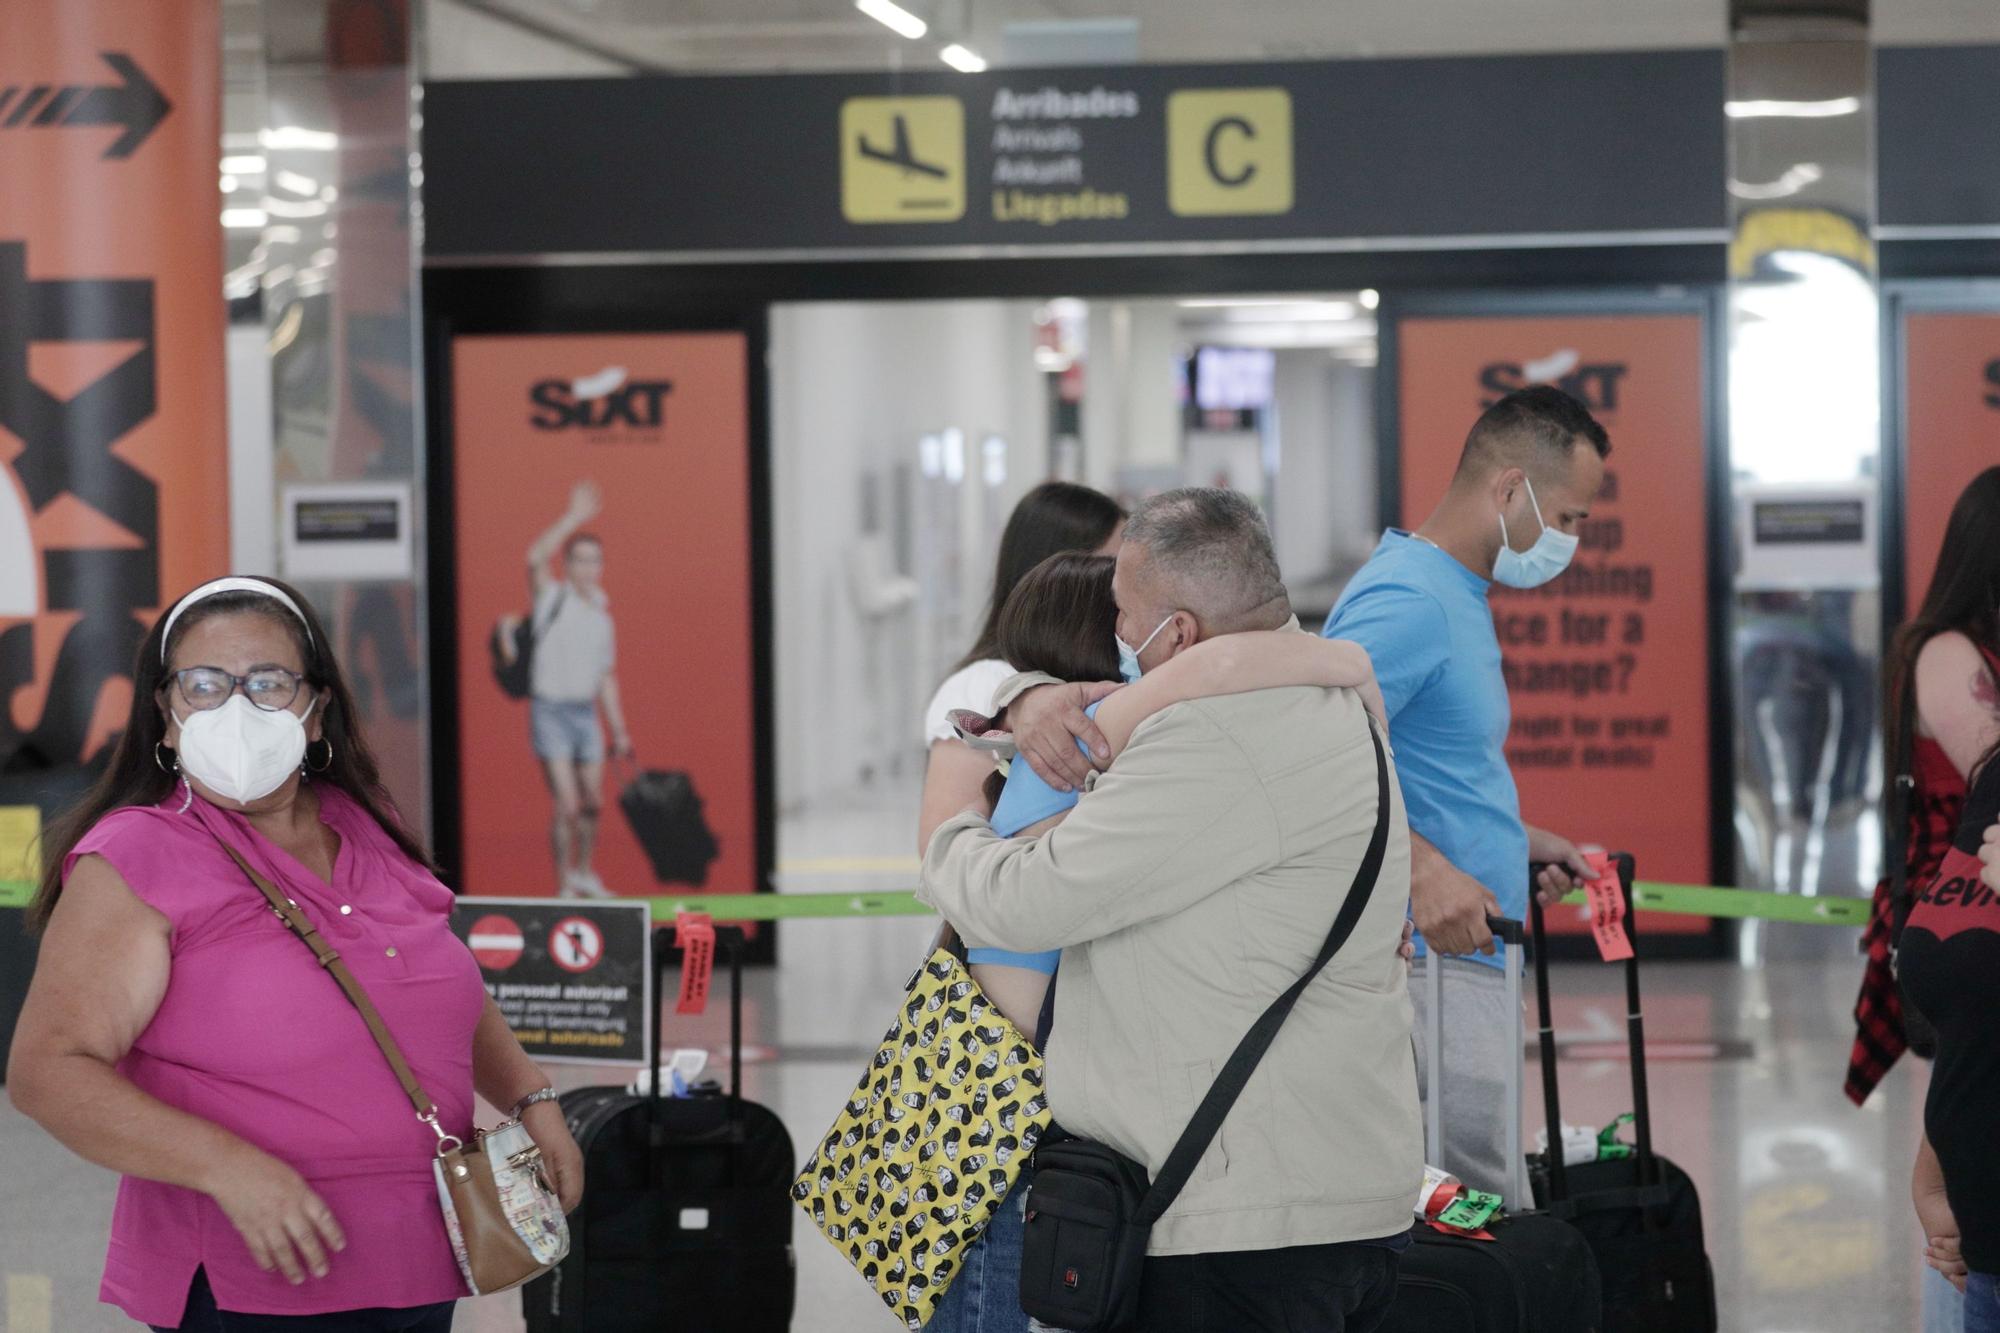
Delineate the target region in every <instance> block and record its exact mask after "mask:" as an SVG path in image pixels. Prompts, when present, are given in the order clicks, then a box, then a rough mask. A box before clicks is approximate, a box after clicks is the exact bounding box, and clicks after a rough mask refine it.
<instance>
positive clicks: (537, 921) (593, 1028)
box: [452, 898, 653, 1065]
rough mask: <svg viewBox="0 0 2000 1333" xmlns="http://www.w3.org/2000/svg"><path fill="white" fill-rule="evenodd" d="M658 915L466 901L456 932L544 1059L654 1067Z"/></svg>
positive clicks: (595, 906)
mask: <svg viewBox="0 0 2000 1333" xmlns="http://www.w3.org/2000/svg"><path fill="white" fill-rule="evenodd" d="M651 925H652V914H651V912H650V911H649V910H648V909H647V906H646V904H645V903H643V902H612V903H583V902H575V901H562V902H558V901H555V900H552V899H548V898H460V899H459V900H458V910H457V911H455V912H453V913H452V930H453V932H454V933H456V934H457V935H458V937H459V938H460V939H462V940H464V941H465V943H466V947H467V948H469V949H470V950H471V951H472V956H473V958H474V959H475V960H477V962H478V963H479V968H480V973H481V975H482V976H483V978H484V979H485V982H486V991H487V994H489V995H491V996H492V997H493V1001H494V1003H495V1004H497V1005H499V1007H500V1013H501V1016H502V1017H504V1018H505V1019H506V1020H507V1026H508V1027H510V1028H512V1029H513V1030H514V1035H515V1036H516V1037H517V1038H519V1039H520V1042H521V1047H522V1049H523V1050H525V1051H527V1053H528V1054H529V1055H532V1056H534V1057H535V1058H536V1059H537V1060H577V1061H586V1062H588V1063H591V1064H634V1065H638V1064H644V1063H645V1060H646V1051H647V1047H648V1044H649V1042H650V1034H651V1032H652V1013H653V969H652V930H651Z"/></svg>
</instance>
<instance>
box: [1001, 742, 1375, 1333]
mask: <svg viewBox="0 0 2000 1333" xmlns="http://www.w3.org/2000/svg"><path fill="white" fill-rule="evenodd" d="M1368 733H1369V739H1370V740H1372V741H1373V742H1374V743H1375V795H1376V809H1375V833H1374V836H1373V837H1371V838H1370V839H1369V842H1368V850H1367V852H1366V853H1365V854H1364V855H1363V856H1362V858H1361V865H1360V867H1359V868H1358V869H1356V871H1355V872H1354V883H1353V885H1352V886H1351V887H1350V888H1349V889H1348V892H1347V900H1346V901H1345V902H1344V903H1342V904H1341V907H1340V915H1339V916H1337V917H1336V918H1334V922H1333V929H1332V930H1331V931H1329V932H1328V933H1327V937H1326V942H1325V943H1324V944H1322V945H1321V946H1320V950H1319V956H1318V957H1317V958H1315V959H1314V960H1313V964H1312V966H1311V967H1310V968H1308V969H1307V970H1306V974H1305V975H1304V976H1302V977H1300V978H1299V979H1298V980H1297V981H1295V982H1293V983H1292V986H1291V989H1289V990H1287V991H1286V992H1285V993H1284V994H1283V995H1280V996H1279V997H1278V998H1277V999H1276V1000H1274V1001H1272V1003H1271V1007H1270V1008H1269V1009H1266V1010H1265V1011H1264V1013H1263V1015H1262V1016H1261V1017H1259V1018H1258V1020H1257V1023H1256V1025H1255V1026H1254V1027H1252V1028H1251V1029H1250V1031H1249V1033H1248V1035H1246V1036H1245V1037H1244V1038H1243V1040H1242V1042H1240V1043H1239V1044H1238V1045H1237V1047H1236V1050H1235V1053H1234V1054H1232V1055H1231V1056H1230V1057H1229V1063H1228V1064H1226V1065H1224V1066H1223V1068H1222V1073H1221V1074H1220V1075H1219V1076H1218V1077H1217V1078H1216V1080H1215V1085H1214V1086H1213V1087H1211V1088H1210V1089H1209V1090H1208V1095H1207V1096H1206V1097H1204V1098H1202V1102H1201V1107H1200V1109H1198V1110H1197V1111H1196V1112H1195V1114H1194V1119H1193V1120H1192V1121H1190V1122H1189V1124H1188V1127H1187V1129H1186V1130H1185V1131H1183V1132H1182V1134H1181V1137H1180V1141H1179V1142H1177V1143H1176V1144H1174V1149H1173V1151H1172V1152H1171V1153H1169V1154H1168V1155H1167V1160H1166V1164H1165V1165H1164V1166H1162V1167H1161V1168H1160V1178H1159V1179H1158V1180H1156V1181H1152V1182H1150V1183H1149V1182H1148V1181H1147V1179H1146V1169H1145V1167H1143V1166H1141V1165H1140V1164H1139V1163H1137V1162H1135V1161H1133V1160H1132V1159H1131V1158H1129V1157H1126V1156H1125V1155H1124V1154H1123V1153H1120V1152H1118V1151H1117V1150H1116V1149H1113V1148H1110V1147H1107V1146H1106V1145H1104V1144H1102V1143H1094V1142H1092V1141H1091V1140H1089V1139H1078V1138H1064V1139H1053V1140H1050V1141H1048V1142H1044V1143H1043V1144H1042V1145H1041V1146H1040V1147H1038V1148H1036V1149H1035V1157H1034V1172H1035V1175H1034V1184H1033V1185H1032V1186H1031V1187H1030V1188H1029V1190H1028V1203H1027V1229H1026V1234H1025V1235H1024V1237H1023V1239H1022V1242H1021V1308H1022V1309H1023V1310H1024V1311H1026V1312H1027V1313H1028V1314H1029V1315H1031V1316H1032V1317H1034V1318H1035V1319H1038V1320H1040V1321H1041V1322H1042V1323H1044V1324H1047V1325H1049V1326H1050V1327H1052V1328H1060V1329H1065V1330H1070V1331H1071V1333H1118V1331H1119V1330H1122V1329H1129V1328H1131V1327H1133V1321H1134V1320H1136V1319H1137V1318H1138V1314H1139V1287H1140V1277H1141V1274H1142V1271H1143V1270H1144V1268H1145V1264H1146V1245H1147V1242H1148V1241H1149V1240H1150V1239H1151V1237H1152V1234H1153V1224H1154V1223H1156V1222H1158V1221H1159V1220H1160V1219H1161V1218H1162V1217H1164V1216H1165V1215H1166V1212H1167V1209H1169V1208H1171V1207H1173V1204H1174V1200H1175V1199H1177V1198H1179V1197H1180V1193H1181V1190H1182V1189H1183V1188H1185V1187H1186V1185H1187V1183H1188V1180H1189V1178H1190V1177H1192V1176H1193V1175H1194V1169H1195V1167H1196V1166H1197V1165H1199V1164H1200V1162H1201V1156H1202V1154H1203V1153H1205V1152H1207V1151H1208V1145H1209V1144H1210V1143H1212V1142H1214V1140H1215V1136H1216V1134H1217V1133H1219V1132H1220V1131H1221V1129H1222V1122H1223V1120H1224V1119H1226V1118H1227V1117H1228V1115H1229V1109H1230V1107H1232V1106H1234V1105H1235V1104H1236V1099H1237V1098H1238V1097H1240V1096H1241V1095H1242V1093H1243V1089H1244V1087H1245V1086H1247V1085H1248V1084H1249V1082H1250V1075H1251V1074H1253V1073H1254V1072H1256V1069H1257V1064H1258V1062H1259V1061H1260V1060H1262V1059H1263V1058H1264V1053H1265V1052H1266V1051H1268V1050H1269V1049H1270V1048H1271V1043H1272V1041H1273V1040H1275V1039H1276V1038H1277V1035H1278V1029H1279V1028H1280V1027H1282V1026H1283V1025H1284V1022H1285V1019H1286V1017H1287V1016H1288V1015H1289V1014H1290V1013H1291V1012H1292V1007H1293V1006H1294V1005H1296V1004H1297V1003H1298V1000H1299V996H1301V995H1303V994H1304V993H1305V990H1306V987H1308V986H1310V985H1311V984H1312V983H1313V980H1314V978H1316V977H1318V976H1319V974H1320V971H1321V970H1322V969H1323V968H1325V967H1326V965H1327V963H1328V962H1329V961H1331V960H1332V958H1333V956H1334V954H1335V953H1337V952H1339V950H1340V946H1341V945H1342V944H1344V943H1346V941H1347V937H1348V936H1349V935H1351V934H1353V933H1354V927H1355V923H1356V922H1358V921H1359V920H1360V919H1361V913H1362V911H1363V910H1364V909H1365V908H1366V907H1367V906H1368V899H1369V897H1370V895H1372V894H1373V893H1374V891H1375V881H1376V879H1377V878H1378V877H1379V876H1380V875H1381V873H1382V857H1383V853H1384V852H1385V851H1386V850H1387V848H1388V845H1389V813H1390V808H1391V805H1392V801H1391V799H1390V792H1389V760H1388V757H1387V756H1386V755H1385V754H1384V753H1383V750H1382V738H1381V736H1380V735H1379V734H1378V733H1377V732H1376V730H1375V728H1374V726H1373V724H1372V723H1371V725H1370V726H1369V729H1368Z"/></svg>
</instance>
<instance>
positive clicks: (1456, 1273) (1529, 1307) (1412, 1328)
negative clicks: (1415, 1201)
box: [1381, 921, 1602, 1333]
mask: <svg viewBox="0 0 2000 1333" xmlns="http://www.w3.org/2000/svg"><path fill="white" fill-rule="evenodd" d="M1491 924H1492V926H1493V933H1494V934H1495V935H1497V936H1499V937H1500V938H1501V939H1502V940H1504V941H1506V943H1507V966H1506V973H1507V997H1508V1003H1509V1006H1510V1008H1511V1010H1512V1011H1513V1012H1516V1013H1518V1012H1520V1007H1521V953H1522V944H1523V940H1524V932H1523V931H1522V929H1521V925H1520V923H1519V922H1518V921H1494V922H1492V923H1491ZM1424 982H1425V986H1426V988H1427V989H1428V992H1429V996H1430V1013H1429V1015H1428V1016H1427V1019H1428V1021H1427V1022H1426V1024H1425V1040H1424V1045H1425V1056H1426V1061H1425V1063H1426V1067H1427V1070H1428V1075H1429V1080H1428V1086H1429V1087H1430V1089H1431V1090H1432V1095H1431V1097H1430V1100H1429V1103H1428V1105H1427V1107H1426V1110H1427V1113H1428V1114H1427V1116H1426V1119H1425V1125H1424V1131H1425V1132H1424V1144H1425V1149H1426V1154H1425V1155H1426V1156H1427V1157H1428V1158H1429V1159H1430V1161H1432V1162H1433V1163H1435V1164H1437V1165H1439V1166H1442V1167H1443V1168H1444V1169H1445V1170H1447V1171H1449V1170H1450V1169H1451V1163H1450V1162H1446V1161H1442V1160H1441V1158H1442V1155H1443V1148H1442V1145H1443V1142H1444V1121H1443V1105H1444V1098H1443V1097H1442V1096H1441V1095H1440V1094H1439V1092H1438V1088H1439V1081H1438V1080H1439V1065H1440V1061H1441V1051H1442V1048H1443V1035H1444V1016H1443V1012H1442V1004H1441V1002H1442V1000H1443V979H1442V976H1441V972H1440V969H1439V968H1437V967H1436V966H1435V959H1434V958H1433V959H1432V960H1429V961H1427V962H1426V965H1425V968H1424ZM1507 1108H1508V1109H1507V1125H1508V1140H1509V1142H1512V1143H1515V1144H1519V1143H1520V1141H1521V1062H1520V1061H1519V1060H1518V1059H1516V1060H1512V1061H1509V1062H1508V1076H1507ZM1514 1160H1515V1161H1516V1162H1517V1163H1520V1165H1519V1166H1517V1168H1516V1170H1515V1178H1514V1180H1513V1181H1512V1182H1510V1183H1511V1186H1512V1187H1511V1188H1510V1190H1509V1191H1508V1198H1507V1202H1508V1204H1509V1205H1511V1206H1513V1207H1516V1208H1518V1207H1520V1205H1521V1204H1522V1203H1523V1202H1524V1201H1525V1200H1526V1199H1527V1197H1528V1189H1529V1186H1528V1182H1527V1180H1526V1178H1525V1176H1526V1169H1525V1160H1526V1159H1525V1158H1523V1157H1522V1156H1521V1155H1520V1154H1519V1153H1518V1152H1517V1153H1515V1154H1514ZM1486 1229H1487V1231H1488V1232H1489V1233H1490V1234H1491V1235H1492V1237H1493V1239H1492V1240H1490V1241H1483V1240H1474V1239H1471V1238H1469V1237H1462V1236H1448V1235H1444V1234H1443V1233H1441V1232H1438V1231H1436V1230H1433V1229H1432V1228H1431V1227H1430V1226H1429V1225H1428V1224H1427V1223H1423V1222H1419V1223H1418V1224H1417V1225H1416V1227H1415V1228H1414V1229H1413V1230H1412V1231H1411V1233H1410V1241H1411V1243H1410V1247H1409V1249H1407V1250H1405V1251H1404V1252H1403V1257H1402V1263H1401V1264H1400V1266H1399V1268H1398V1271H1397V1275H1396V1303H1395V1304H1394V1305H1393V1306H1392V1307H1390V1310H1389V1314H1388V1316H1387V1318H1386V1319H1384V1321H1383V1323H1382V1326H1381V1327H1382V1333H1597V1331H1598V1330H1599V1329H1600V1327H1601V1316H1602V1303H1601V1298H1600V1294H1599V1286H1598V1274H1597V1261H1596V1259H1595V1258H1594V1257H1593V1256H1592V1254H1591V1251H1590V1247H1589V1246H1588V1245H1586V1244H1585V1243H1584V1240H1583V1237H1582V1236H1581V1235H1580V1234H1578V1232H1577V1230H1576V1228H1574V1227H1572V1226H1570V1225H1569V1224H1568V1223H1567V1222H1564V1221H1561V1220H1559V1219H1557V1218H1554V1217H1548V1216H1543V1215H1541V1214H1536V1213H1518V1214H1509V1215H1506V1216H1503V1217H1500V1218H1498V1219H1496V1220H1494V1221H1492V1222H1489V1223H1488V1224H1487V1227H1486Z"/></svg>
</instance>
